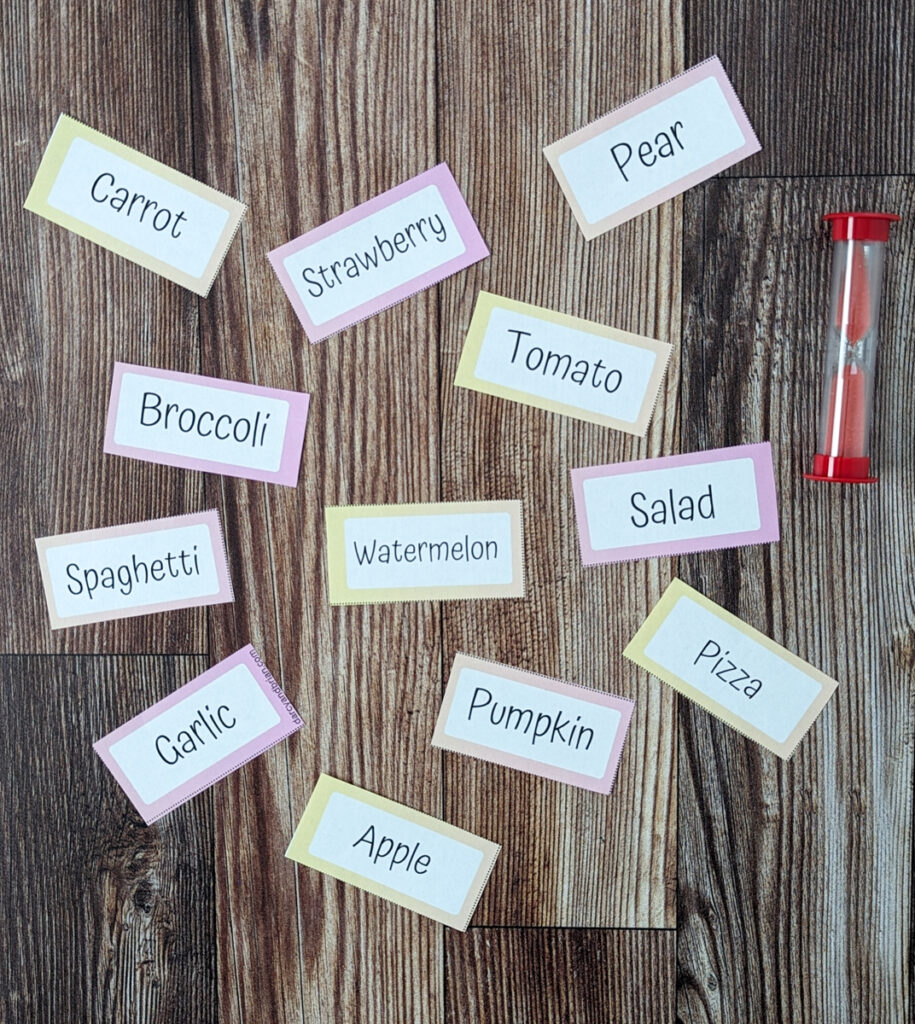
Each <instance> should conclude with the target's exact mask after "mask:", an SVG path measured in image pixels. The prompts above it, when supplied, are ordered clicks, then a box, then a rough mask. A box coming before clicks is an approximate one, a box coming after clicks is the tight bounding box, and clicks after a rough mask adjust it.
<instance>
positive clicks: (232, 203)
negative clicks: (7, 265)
mask: <svg viewBox="0 0 915 1024" xmlns="http://www.w3.org/2000/svg"><path fill="white" fill-rule="evenodd" d="M25 208H26V209H27V210H31V211H32V213H37V214H38V215H39V216H40V217H45V218H46V219H47V220H50V221H53V222H54V223H55V224H60V225H61V226H62V227H65V228H68V229H69V230H70V231H73V232H75V233H76V234H77V235H81V236H82V237H83V238H88V239H89V240H90V241H92V242H95V243H96V244H98V245H101V246H104V248H106V249H110V250H111V251H112V252H116V253H118V254H119V255H120V256H124V257H125V258H126V259H129V260H132V261H133V262H134V263H139V264H140V266H142V267H146V268H147V269H148V270H152V271H154V272H155V273H157V274H161V275H162V276H163V277H167V278H168V279H169V280H170V281H175V282H176V283H177V284H180V285H183V286H184V287H185V288H190V290H191V291H193V292H196V293H197V294H198V295H206V294H207V293H208V292H209V290H210V286H211V285H212V283H213V278H214V277H215V276H216V273H217V271H218V270H219V268H220V267H221V266H222V261H223V260H224V259H225V255H226V251H227V250H228V248H229V245H230V244H231V242H232V239H233V238H234V237H235V232H236V231H237V230H238V225H239V223H240V222H241V218H242V215H243V214H244V212H245V205H244V203H240V202H238V200H236V199H230V198H229V196H226V195H223V193H222V192H217V191H216V189H214V188H210V187H209V186H208V185H204V184H202V183H201V182H199V181H195V180H194V179H193V178H189V177H188V176H187V175H186V174H181V173H180V172H179V171H176V170H173V169H172V168H171V167H168V166H166V165H165V164H160V163H159V161H158V160H153V159H151V158H150V157H148V156H144V155H143V154H142V153H138V152H137V151H136V150H135V149H131V148H130V147H129V146H125V145H124V144H123V143H120V142H116V141H115V140H114V139H112V138H109V137H108V136H107V135H103V134H102V133H101V132H97V131H95V130H94V129H92V128H87V127H86V125H84V124H81V123H80V122H79V121H76V120H74V119H73V118H72V117H67V115H66V114H61V115H60V118H59V119H58V121H57V125H56V126H55V128H54V132H53V134H52V135H51V141H50V142H49V143H48V148H47V149H46V150H45V154H44V156H43V157H42V159H41V165H40V166H39V168H38V173H37V174H36V176H35V182H34V184H33V185H32V188H31V191H30V192H29V194H28V198H27V199H26V201H25Z"/></svg>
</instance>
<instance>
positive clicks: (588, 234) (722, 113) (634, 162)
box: [543, 57, 761, 239]
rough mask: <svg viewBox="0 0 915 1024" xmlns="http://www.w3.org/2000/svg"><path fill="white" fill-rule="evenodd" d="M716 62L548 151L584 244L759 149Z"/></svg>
mask: <svg viewBox="0 0 915 1024" xmlns="http://www.w3.org/2000/svg"><path fill="white" fill-rule="evenodd" d="M760 148H761V147H760V145H759V140H758V139H757V138H756V134H755V133H754V131H753V128H752V126H751V125H750V122H749V120H748V119H747V115H746V114H745V113H744V110H743V107H742V106H741V104H740V100H739V99H738V98H737V94H736V93H735V92H734V87H733V86H732V85H731V83H730V81H729V80H728V76H727V75H726V74H725V72H724V68H723V67H722V66H721V61H720V60H719V59H718V58H717V57H709V59H708V60H705V61H703V62H702V63H701V64H697V65H696V66H695V67H694V68H690V70H689V71H685V72H684V73H683V74H682V75H678V76H677V77H676V78H673V79H671V81H669V82H666V83H665V84H664V85H659V86H658V87H657V88H655V89H652V90H651V91H650V92H647V93H645V94H644V95H643V96H639V97H638V99H635V100H632V101H631V102H629V103H626V104H624V105H623V106H622V107H618V108H617V109H616V110H614V111H611V113H609V114H604V116H603V117H600V118H598V119H597V120H596V121H592V122H591V124H589V125H587V126H586V127H584V128H580V129H579V130H578V131H576V132H573V133H572V134H571V135H567V136H566V137H565V138H564V139H560V140H559V142H554V143H553V144H552V145H550V146H547V147H546V148H545V149H544V151H543V152H544V154H545V155H546V158H547V160H549V162H550V166H551V167H552V168H553V172H554V173H555V175H556V177H557V178H558V179H559V184H560V186H561V188H562V191H563V192H564V193H565V197H566V199H568V201H569V205H570V206H571V207H572V212H573V213H574V214H575V219H576V220H577V221H578V225H579V227H580V228H581V230H582V232H583V233H584V236H585V238H588V239H591V238H596V237H597V236H598V235H601V234H603V233H604V232H605V231H608V230H609V229H610V228H613V227H616V226H617V225H618V224H622V223H623V222H624V221H627V220H629V219H630V218H632V217H635V216H636V215H637V214H640V213H644V212H645V211H646V210H650V209H651V208H652V207H654V206H657V205H658V204H659V203H663V202H664V201H665V200H667V199H670V198H672V197H673V196H676V195H679V194H680V193H681V192H685V191H686V190H687V189H688V188H692V187H693V185H698V184H699V182H700V181H705V180H706V179H707V178H711V177H712V176H713V175H715V174H718V173H719V172H720V171H723V170H724V169H725V168H726V167H730V166H732V165H733V164H736V163H738V162H739V161H741V160H743V159H744V158H745V157H748V156H750V154H751V153H756V152H758V151H759V150H760Z"/></svg>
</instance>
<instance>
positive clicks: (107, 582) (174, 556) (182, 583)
mask: <svg viewBox="0 0 915 1024" xmlns="http://www.w3.org/2000/svg"><path fill="white" fill-rule="evenodd" d="M35 545H36V547H37V548H38V562H39V565H40V567H41V581H42V583H43V584H44V593H45V600H46V601H47V603H48V614H49V616H50V618H51V628H52V629H62V628H63V627H65V626H82V625H84V624H86V623H88V622H104V621H106V620H107V619H124V618H128V617H129V616H131V615H149V614H150V613H152V612H165V611H173V610H174V609H176V608H191V607H194V606H196V605H206V604H227V603H229V602H231V601H234V600H235V598H234V597H233V595H232V584H231V582H230V580H229V565H228V562H227V560H226V549H225V544H224V543H223V539H222V528H221V526H220V524H219V513H218V512H217V511H216V510H215V509H209V510H208V511H206V512H193V513H191V514H190V515H186V516H171V517H169V518H168V519H151V520H149V521H147V522H143V523H125V524H124V525H122V526H106V527H103V528H102V529H99V530H80V531H79V532H77V533H61V534H58V535H57V536H56V537H38V538H37V539H36V541H35Z"/></svg>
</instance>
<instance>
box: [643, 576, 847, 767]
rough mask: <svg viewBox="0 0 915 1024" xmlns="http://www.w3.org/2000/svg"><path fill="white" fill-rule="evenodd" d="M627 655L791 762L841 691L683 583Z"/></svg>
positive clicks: (664, 598) (677, 582)
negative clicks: (801, 743) (798, 748)
mask: <svg viewBox="0 0 915 1024" xmlns="http://www.w3.org/2000/svg"><path fill="white" fill-rule="evenodd" d="M623 654H624V655H625V656H626V657H627V658H629V660H630V661H634V662H635V663H636V665H640V666H641V667H642V668H644V669H646V670H647V671H648V672H651V673H652V675H656V676H657V677H658V678H659V679H662V680H663V681H664V682H665V683H667V684H668V685H669V686H672V687H673V688H674V689H675V690H676V691H677V692H678V693H681V694H683V696H684V697H688V698H689V699H690V700H691V701H694V702H695V703H696V704H698V705H699V706H700V707H701V708H704V709H705V710H706V711H709V712H711V713H712V714H713V715H716V716H717V717H718V718H720V719H721V720H722V721H723V722H726V723H727V724H728V725H729V726H731V728H733V729H736V730H737V731H738V732H741V733H743V734H744V736H747V737H749V739H751V740H753V741H754V742H756V743H759V744H761V745H762V746H764V747H766V748H767V749H768V750H771V751H772V752H773V753H774V754H778V756H779V757H782V758H786V759H787V758H788V757H790V756H791V754H792V752H793V751H794V748H795V747H796V746H797V745H798V743H799V742H800V741H801V740H802V739H803V737H804V735H805V734H806V733H807V730H808V729H809V728H810V726H811V725H813V722H814V721H815V719H816V718H817V716H818V715H819V713H820V712H821V711H822V710H823V708H824V707H825V705H826V702H827V701H828V700H829V698H830V697H831V696H832V694H833V691H834V690H835V688H836V686H837V685H838V684H837V682H836V680H835V679H830V678H829V676H827V675H824V674H823V673H822V672H820V671H819V669H815V668H813V666H812V665H808V664H807V662H805V661H802V660H801V659H800V658H799V657H797V655H796V654H792V653H791V652H790V651H787V650H785V648H784V647H780V646H779V645H778V644H777V643H775V642H774V641H773V640H770V639H769V638H768V637H767V636H766V635H765V634H764V633H760V632H759V630H756V629H753V627H752V626H748V625H747V624H746V623H745V622H743V621H742V620H741V619H738V618H737V616H736V615H732V614H731V613H730V612H727V611H725V610H724V608H722V607H720V606H719V605H717V604H715V602H714V601H710V600H709V599H708V598H707V597H705V596H704V595H703V594H700V593H699V592H698V591H696V590H693V589H692V587H688V586H687V585H686V584H685V583H683V582H682V581H681V580H677V579H675V580H673V582H672V583H671V584H670V586H669V587H668V588H667V590H665V591H664V593H663V595H662V596H661V600H660V601H658V603H657V605H655V607H654V608H653V609H652V612H651V614H650V615H649V616H648V618H647V619H646V620H645V622H644V623H643V624H642V626H641V627H640V628H639V631H638V632H637V633H636V635H635V636H634V637H633V638H632V640H631V641H630V642H629V646H628V647H627V648H626V650H625V651H623Z"/></svg>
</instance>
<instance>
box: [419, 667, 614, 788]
mask: <svg viewBox="0 0 915 1024" xmlns="http://www.w3.org/2000/svg"><path fill="white" fill-rule="evenodd" d="M632 709H633V702H632V701H631V700H626V699H625V698H623V697H615V696H613V695H612V694H609V693H602V692H600V691H599V690H589V689H587V688H586V687H584V686H575V685H573V684H572V683H565V682H562V681H561V680H559V679H550V678H548V677H547V676H539V675H535V674H534V673H533V672H523V671H522V670H521V669H518V668H511V667H509V666H508V665H497V664H496V663H495V662H491V661H484V660H483V659H481V658H471V657H470V656H468V655H466V654H457V655H455V658H454V664H453V665H452V667H451V676H450V678H449V680H448V687H447V689H446V690H445V696H444V699H443V701H442V709H441V711H440V712H439V716H438V721H437V722H436V724H435V733H434V734H433V736H432V746H434V747H442V748H444V749H445V750H453V751H455V752H456V753H458V754H469V755H470V756H471V757H479V758H482V759H483V760H484V761H494V762H495V763H496V764H504V765H507V766H508V767H509V768H517V769H518V771H522V772H530V773H531V774H533V775H541V776H543V777H544V778H546V779H555V780H556V781H557V782H567V783H569V785H572V786H581V787H582V788H583V789H591V790H594V791H595V792H597V793H609V792H610V790H611V789H612V788H613V780H614V779H615V778H616V772H617V768H618V767H619V763H620V756H621V754H622V752H623V741H624V740H625V738H626V731H627V729H628V728H629V722H630V719H631V718H632Z"/></svg>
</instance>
